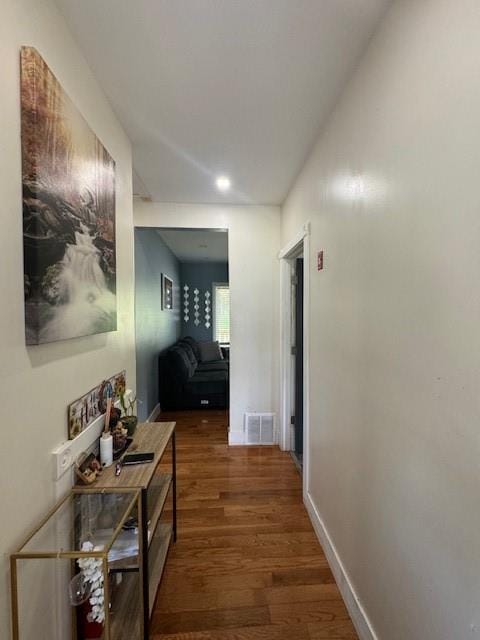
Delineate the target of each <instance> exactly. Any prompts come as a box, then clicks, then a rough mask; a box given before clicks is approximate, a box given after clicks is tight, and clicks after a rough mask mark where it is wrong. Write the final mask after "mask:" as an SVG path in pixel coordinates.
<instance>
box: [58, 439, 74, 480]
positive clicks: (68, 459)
mask: <svg viewBox="0 0 480 640" xmlns="http://www.w3.org/2000/svg"><path fill="white" fill-rule="evenodd" d="M54 457H55V479H57V480H58V478H61V476H63V474H64V473H65V472H66V471H68V469H70V467H71V466H72V464H73V454H72V450H71V449H70V447H68V448H67V449H61V450H60V451H58V452H55V453H54Z"/></svg>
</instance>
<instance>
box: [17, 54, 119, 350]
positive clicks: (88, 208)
mask: <svg viewBox="0 0 480 640" xmlns="http://www.w3.org/2000/svg"><path fill="white" fill-rule="evenodd" d="M20 58H21V116H22V120H21V124H22V182H23V253H24V289H25V334H26V342H27V344H29V345H33V344H40V343H44V342H54V341H57V340H66V339H68V338H74V337H79V336H85V335H90V334H94V333H104V332H107V331H115V330H116V328H117V303H116V262H115V259H116V256H115V162H114V160H113V159H112V157H111V156H110V154H109V153H108V151H107V150H106V149H105V147H104V146H103V145H102V143H101V142H100V140H99V139H98V138H97V136H96V135H95V133H94V132H93V131H92V130H91V128H90V127H89V125H88V124H87V122H86V121H85V120H84V118H83V116H82V115H81V114H80V112H79V111H78V109H77V108H76V107H75V105H74V104H73V102H72V101H71V100H70V98H69V97H68V95H67V94H66V93H65V91H64V90H63V89H62V86H61V85H60V83H59V82H58V80H57V79H56V78H55V76H54V75H53V73H52V72H51V71H50V69H49V67H48V66H47V64H46V62H45V61H44V60H43V58H42V57H41V56H40V54H39V53H38V51H37V50H36V49H34V48H32V47H22V49H21V55H20Z"/></svg>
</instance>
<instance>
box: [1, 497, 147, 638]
mask: <svg viewBox="0 0 480 640" xmlns="http://www.w3.org/2000/svg"><path fill="white" fill-rule="evenodd" d="M143 527H144V523H143V522H142V500H141V492H140V490H139V489H136V488H116V489H105V488H103V489H85V488H78V489H73V490H72V491H71V492H70V493H69V494H68V495H67V496H66V497H65V498H64V499H63V500H62V501H61V502H59V503H58V504H57V505H56V506H55V507H54V509H53V510H52V511H51V512H50V513H49V514H48V516H47V517H46V518H45V519H44V520H43V521H42V522H41V523H40V525H39V526H38V527H37V528H36V529H35V530H34V531H33V532H32V533H31V534H30V535H29V537H28V538H27V540H26V541H25V542H24V544H23V545H22V546H21V547H20V549H19V550H18V552H17V553H15V554H13V555H12V556H11V584H12V621H13V622H12V629H13V638H14V640H30V639H31V638H34V637H35V638H49V640H50V639H51V640H57V639H58V640H65V639H67V638H72V639H74V640H94V639H96V638H98V639H102V640H120V639H124V640H141V639H142V638H143V637H144V618H145V616H144V611H143V602H144V600H143V597H142V585H143V571H144V561H143V556H144V554H143V545H144V538H143V536H142V535H141V532H142V530H143ZM139 532H140V534H139Z"/></svg>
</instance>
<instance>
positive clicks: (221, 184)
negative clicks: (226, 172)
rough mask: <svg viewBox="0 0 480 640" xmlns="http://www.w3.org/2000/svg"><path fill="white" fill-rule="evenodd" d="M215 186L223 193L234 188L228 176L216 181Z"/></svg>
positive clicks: (219, 177)
mask: <svg viewBox="0 0 480 640" xmlns="http://www.w3.org/2000/svg"><path fill="white" fill-rule="evenodd" d="M215 184H216V185H217V189H218V190H219V191H223V192H225V191H228V190H229V189H230V187H231V186H232V182H231V180H230V178H228V177H227V176H218V178H217V179H216V180H215Z"/></svg>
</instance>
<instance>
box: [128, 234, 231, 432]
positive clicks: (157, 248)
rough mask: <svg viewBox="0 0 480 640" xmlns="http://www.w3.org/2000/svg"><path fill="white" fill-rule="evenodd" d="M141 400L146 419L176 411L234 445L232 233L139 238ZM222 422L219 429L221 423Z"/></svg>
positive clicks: (137, 316) (137, 327)
mask: <svg viewBox="0 0 480 640" xmlns="http://www.w3.org/2000/svg"><path fill="white" fill-rule="evenodd" d="M135 267H136V268H135V331H136V362H137V397H138V398H139V400H140V401H141V405H140V411H141V412H142V414H141V416H140V418H141V419H142V420H149V421H153V420H157V419H159V418H160V419H162V420H164V419H165V416H166V415H167V413H168V414H169V415H170V414H171V413H172V412H176V413H177V414H178V415H181V416H183V418H184V419H186V420H187V421H191V422H192V424H197V423H198V425H200V427H199V428H201V429H204V428H205V429H206V430H207V431H208V428H209V426H212V420H213V422H215V421H217V420H220V424H221V425H222V428H223V432H224V433H223V436H224V441H225V443H226V442H227V441H228V424H229V419H228V416H229V405H230V383H229V380H230V288H229V270H228V231H227V230H226V229H186V228H179V229H176V228H170V227H169V228H162V227H153V228H148V227H142V228H137V229H136V231H135ZM215 423H216V422H215Z"/></svg>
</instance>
